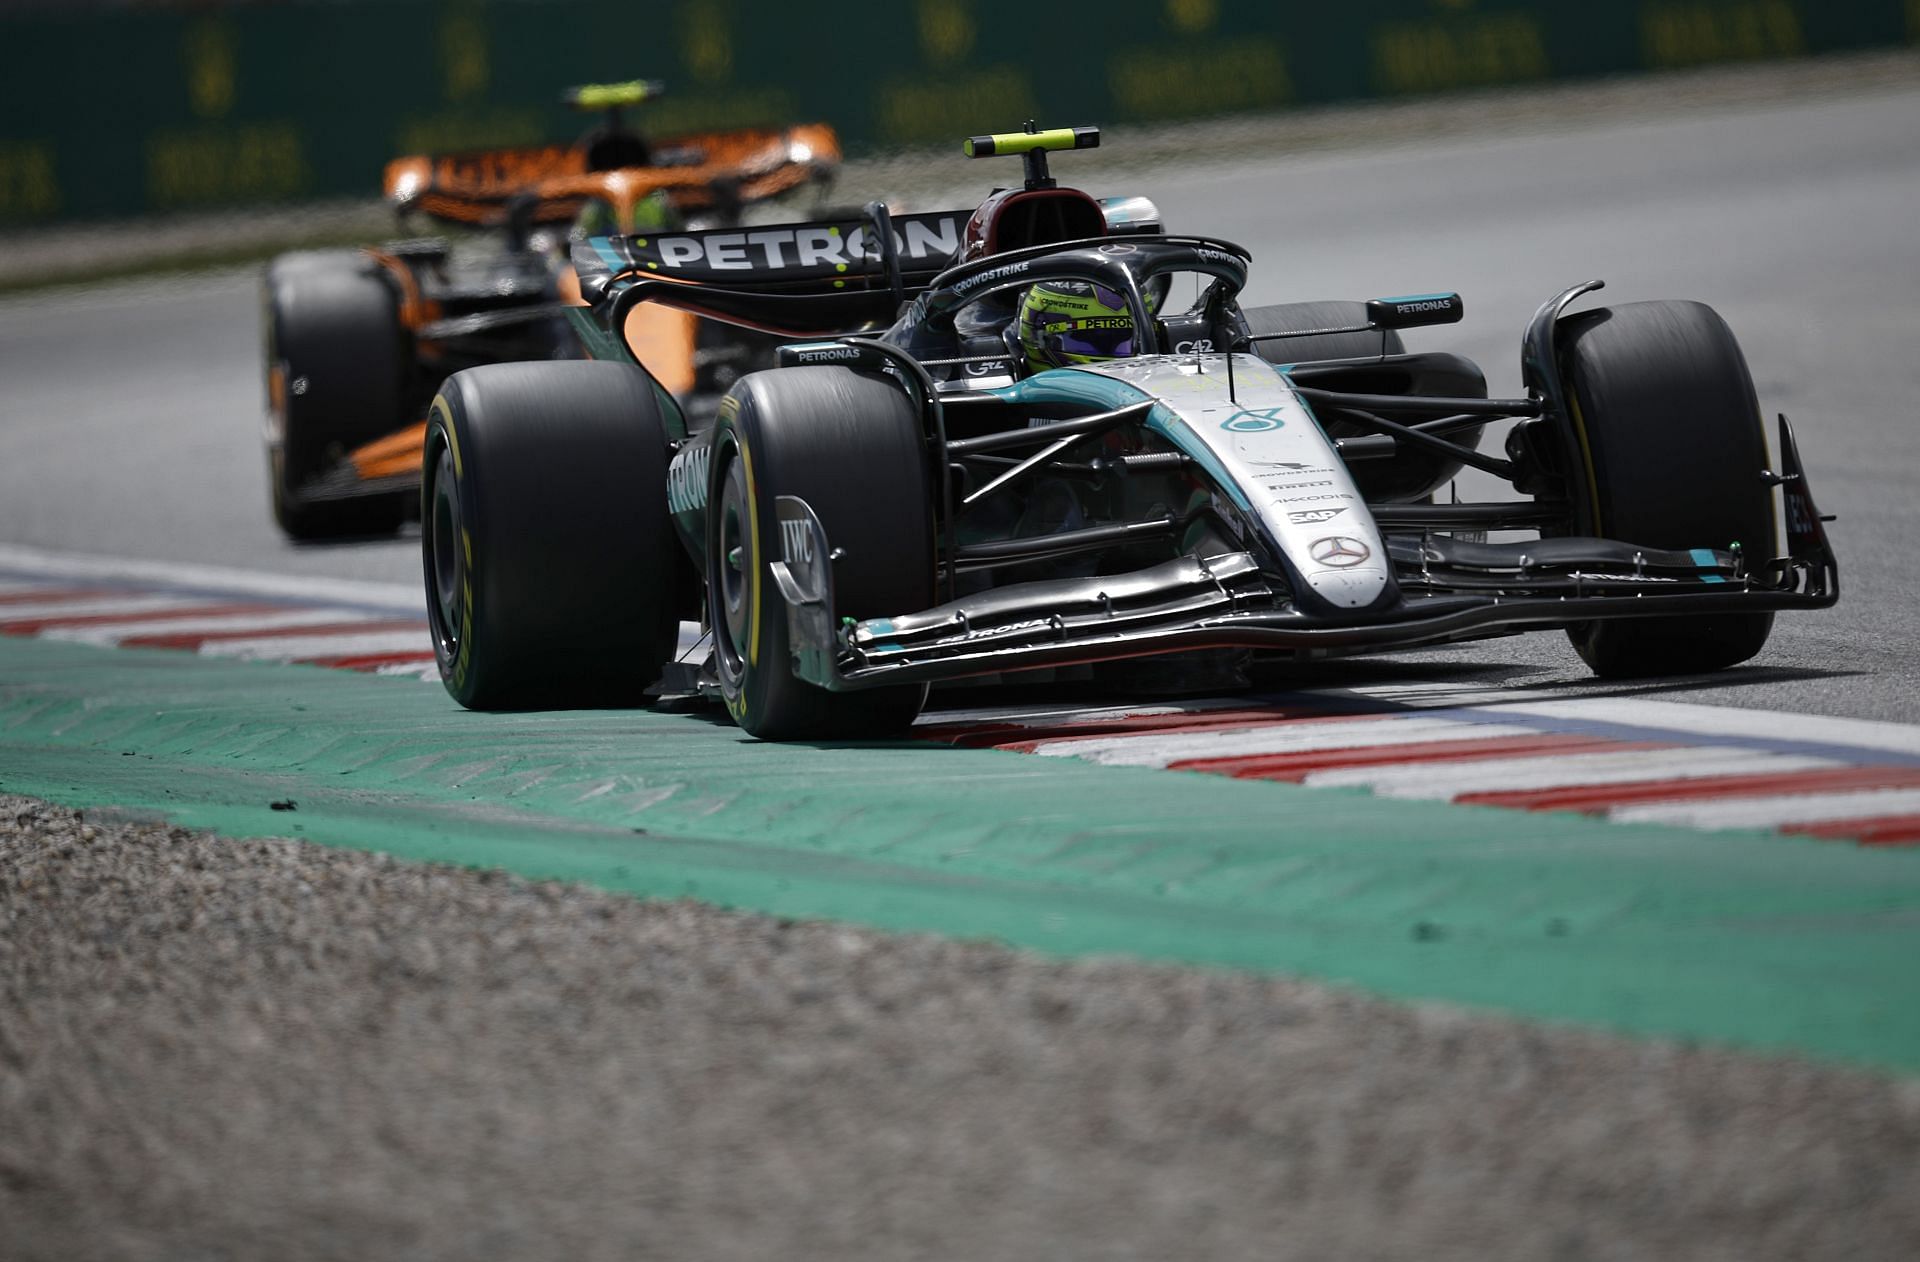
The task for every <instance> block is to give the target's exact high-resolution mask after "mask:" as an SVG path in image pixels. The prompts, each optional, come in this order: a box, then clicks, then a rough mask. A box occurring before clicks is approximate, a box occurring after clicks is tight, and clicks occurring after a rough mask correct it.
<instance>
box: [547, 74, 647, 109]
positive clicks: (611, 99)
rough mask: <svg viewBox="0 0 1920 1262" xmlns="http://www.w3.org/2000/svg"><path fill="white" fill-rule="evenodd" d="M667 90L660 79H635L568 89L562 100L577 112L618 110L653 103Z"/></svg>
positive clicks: (588, 84) (563, 93) (587, 84)
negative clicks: (654, 99)
mask: <svg viewBox="0 0 1920 1262" xmlns="http://www.w3.org/2000/svg"><path fill="white" fill-rule="evenodd" d="M666 90H667V85H666V84H664V83H662V82H661V81H660V80H658V79H634V80H631V81H629V82H627V83H583V84H581V85H580V86H579V87H575V88H568V89H567V90H566V91H565V92H562V93H561V94H560V99H561V100H562V101H564V102H566V103H567V104H568V105H571V106H573V108H575V109H577V110H617V109H620V108H621V107H622V106H627V105H639V104H642V103H643V102H646V101H651V100H652V99H653V98H654V97H656V96H659V95H661V94H662V93H663V92H665V91H666Z"/></svg>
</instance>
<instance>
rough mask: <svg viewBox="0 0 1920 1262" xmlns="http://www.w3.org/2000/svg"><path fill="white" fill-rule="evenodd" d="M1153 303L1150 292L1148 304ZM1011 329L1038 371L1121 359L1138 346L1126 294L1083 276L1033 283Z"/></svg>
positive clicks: (1020, 347)
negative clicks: (1094, 282) (1082, 277)
mask: <svg viewBox="0 0 1920 1262" xmlns="http://www.w3.org/2000/svg"><path fill="white" fill-rule="evenodd" d="M1153 306H1154V303H1153V301H1152V299H1151V298H1149V300H1148V303H1147V309H1148V310H1152V309H1153ZM1009 331H1010V333H1011V334H1012V339H1010V340H1013V339H1017V340H1018V341H1019V343H1020V346H1019V352H1020V353H1023V354H1024V355H1025V356H1026V361H1027V367H1028V368H1029V369H1031V370H1033V371H1035V372H1038V371H1040V370H1041V369H1044V368H1064V367H1067V366H1069V365H1072V364H1089V363H1095V362H1097V361H1099V360H1103V359H1122V358H1125V357H1126V356H1128V355H1131V354H1133V349H1134V345H1133V344H1134V327H1133V313H1132V312H1130V311H1128V310H1127V300H1126V297H1125V296H1124V295H1122V294H1121V293H1119V292H1118V291H1116V290H1113V289H1109V288H1107V287H1106V286H1105V285H1095V284H1093V283H1091V282H1089V281H1083V280H1043V281H1041V282H1039V283H1038V284H1036V285H1033V286H1031V287H1029V288H1028V290H1027V292H1026V293H1024V294H1022V295H1021V297H1020V307H1019V310H1018V311H1017V312H1016V313H1015V315H1014V320H1013V325H1012V327H1011V329H1010V330H1009Z"/></svg>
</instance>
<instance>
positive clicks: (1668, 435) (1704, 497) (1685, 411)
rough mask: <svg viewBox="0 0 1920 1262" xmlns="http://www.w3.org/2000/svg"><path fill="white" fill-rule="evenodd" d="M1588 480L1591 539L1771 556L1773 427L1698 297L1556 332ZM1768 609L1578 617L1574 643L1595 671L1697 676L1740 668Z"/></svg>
mask: <svg viewBox="0 0 1920 1262" xmlns="http://www.w3.org/2000/svg"><path fill="white" fill-rule="evenodd" d="M1557 337H1558V340H1559V361H1560V366H1561V371H1562V373H1563V374H1564V375H1565V379H1566V386H1567V393H1568V398H1569V402H1570V405H1571V408H1572V411H1573V423H1574V426H1575V430H1576V434H1577V436H1578V437H1579V439H1580V441H1581V444H1582V447H1583V448H1584V451H1585V453H1586V463H1587V468H1588V470H1589V472H1590V473H1591V475H1592V481H1591V483H1590V484H1589V485H1588V486H1586V487H1580V488H1576V494H1575V499H1576V501H1583V502H1584V511H1583V513H1582V517H1583V518H1584V519H1585V520H1583V521H1581V523H1580V528H1581V529H1582V530H1584V531H1585V532H1586V533H1588V534H1593V535H1598V536H1602V537H1605V538H1609V539H1618V540H1621V541H1623V542H1626V543H1634V544H1643V545H1645V546H1646V547H1649V548H1725V547H1727V546H1728V545H1729V544H1732V543H1736V542H1737V543H1739V544H1740V545H1741V547H1742V548H1743V549H1744V551H1745V553H1746V556H1747V558H1748V560H1749V563H1750V564H1752V565H1754V566H1759V565H1762V564H1764V563H1765V562H1766V561H1767V560H1768V559H1770V558H1771V557H1772V555H1773V547H1774V516H1773V496H1772V493H1771V491H1769V489H1768V488H1767V485H1766V483H1765V481H1764V480H1763V479H1762V477H1761V473H1762V471H1763V470H1764V469H1765V468H1766V467H1767V440H1766V432H1765V430H1764V428H1763V427H1762V424H1761V420H1760V409H1759V405H1758V403H1757V402H1756V400H1755V398H1754V391H1753V378H1752V377H1751V376H1750V375H1749V374H1748V372H1747V362H1746V359H1745V358H1744V357H1743V356H1742V355H1741V353H1740V346H1739V344H1738V343H1737V342H1736V341H1735V340H1734V336H1733V332H1732V330H1730V329H1729V328H1728V327H1727V325H1726V322H1725V321H1724V320H1722V319H1721V318H1720V316H1719V315H1718V314H1717V313H1715V312H1714V310H1713V309H1712V308H1711V307H1708V306H1705V305H1703V304H1701V303H1697V302H1639V303H1631V304H1628V305H1626V306H1621V307H1613V308H1605V307H1603V308H1601V309H1599V310H1596V311H1587V312H1582V313H1580V314H1578V315H1573V316H1569V317H1567V318H1566V319H1564V320H1562V321H1561V323H1560V328H1559V331H1558V334H1557ZM1772 628H1773V615H1772V614H1771V613H1714V614H1689V615H1684V616H1681V617H1670V618H1619V619H1607V620H1601V621H1594V622H1584V623H1578V624H1576V625H1574V626H1572V627H1570V628H1568V631H1567V634H1568V637H1569V638H1570V639H1571V640H1572V641H1573V646H1574V649H1575V650H1576V651H1578V652H1579V654H1580V656H1581V658H1582V659H1583V660H1584V661H1585V662H1586V663H1587V665H1589V666H1591V667H1592V668H1593V670H1594V673H1595V674H1598V675H1601V676H1605V677H1609V678H1614V677H1620V678H1627V677H1634V676H1647V675H1675V674H1693V673H1697V672H1701V671H1710V670H1719V669H1721V668H1722V667H1726V666H1732V665H1733V664H1735V663H1736V662H1744V661H1746V660H1747V659H1748V658H1750V657H1752V656H1753V655H1754V654H1756V653H1758V652H1759V651H1760V649H1761V647H1762V646H1763V645H1765V644H1766V642H1767V635H1768V633H1769V632H1770V631H1771V630H1772Z"/></svg>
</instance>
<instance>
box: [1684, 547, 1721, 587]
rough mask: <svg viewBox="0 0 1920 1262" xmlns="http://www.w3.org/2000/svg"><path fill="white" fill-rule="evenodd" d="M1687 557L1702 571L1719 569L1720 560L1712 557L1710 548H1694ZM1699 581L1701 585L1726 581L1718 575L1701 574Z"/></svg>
mask: <svg viewBox="0 0 1920 1262" xmlns="http://www.w3.org/2000/svg"><path fill="white" fill-rule="evenodd" d="M1687 555H1689V556H1691V557H1692V558H1693V563H1694V564H1695V565H1697V566H1699V567H1700V568H1701V569H1703V570H1711V569H1717V568H1719V565H1720V559H1719V558H1718V557H1716V556H1714V555H1713V549H1712V548H1695V549H1693V550H1692V551H1691V552H1689V553H1688V554H1687ZM1700 581H1701V582H1703V583H1724V582H1726V581H1727V580H1726V579H1725V578H1723V577H1721V576H1720V575H1718V574H1702V575H1701V576H1700Z"/></svg>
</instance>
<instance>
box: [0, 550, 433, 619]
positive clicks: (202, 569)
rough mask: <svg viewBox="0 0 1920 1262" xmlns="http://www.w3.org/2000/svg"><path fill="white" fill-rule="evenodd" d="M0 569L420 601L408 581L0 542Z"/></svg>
mask: <svg viewBox="0 0 1920 1262" xmlns="http://www.w3.org/2000/svg"><path fill="white" fill-rule="evenodd" d="M0 571H6V572H8V573H9V574H10V576H12V577H14V578H15V580H16V581H18V578H19V576H23V575H24V576H44V577H46V578H48V579H54V580H59V581H62V582H100V581H109V582H120V583H149V584H152V585H153V586H156V587H172V588H182V587H185V588H196V589H204V590H208V591H217V592H231V593H234V594H235V595H245V596H273V597H279V598H282V599H293V600H310V601H316V602H321V601H324V602H328V603H333V604H345V605H362V606H372V607H374V608H377V609H390V610H395V611H398V612H403V613H419V612H421V611H422V610H423V609H424V608H425V601H426V594H425V592H424V590H423V589H422V588H421V587H420V586H418V585H417V584H414V583H368V582H361V581H359V580H355V579H343V578H322V577H317V576H316V577H298V576H294V575H289V574H263V573H260V572H258V571H254V570H234V569H228V568H226V567H224V566H217V565H193V564H188V563H185V562H175V561H147V560H139V559H135V558H131V557H103V556H94V555H90V554H86V553H76V552H55V551H50V550H48V549H45V548H29V547H24V546H21V545H19V544H11V543H0Z"/></svg>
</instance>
